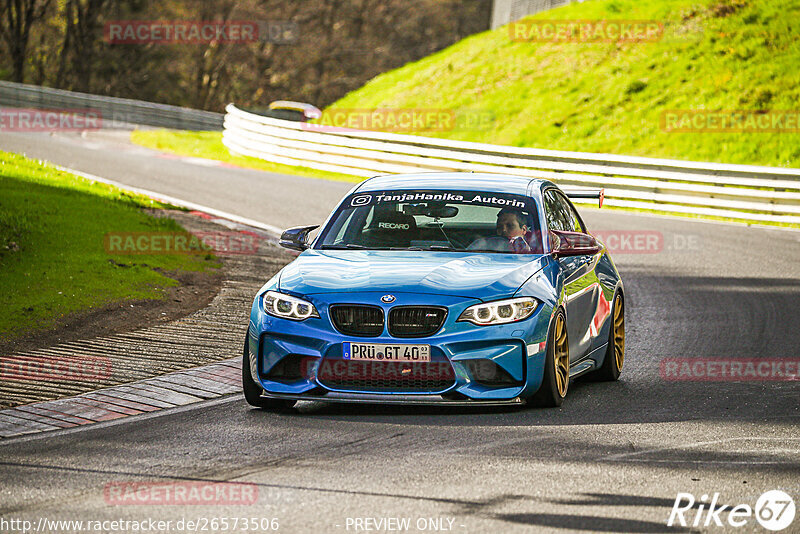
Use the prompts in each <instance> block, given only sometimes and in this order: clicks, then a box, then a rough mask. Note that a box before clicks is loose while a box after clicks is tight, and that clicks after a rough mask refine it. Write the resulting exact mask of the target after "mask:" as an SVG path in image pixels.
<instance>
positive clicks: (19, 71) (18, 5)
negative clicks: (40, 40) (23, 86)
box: [0, 0, 50, 83]
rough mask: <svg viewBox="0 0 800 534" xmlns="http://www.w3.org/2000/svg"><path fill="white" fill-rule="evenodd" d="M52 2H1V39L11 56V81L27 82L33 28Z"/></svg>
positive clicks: (31, 0)
mask: <svg viewBox="0 0 800 534" xmlns="http://www.w3.org/2000/svg"><path fill="white" fill-rule="evenodd" d="M49 5H50V0H0V37H2V39H3V41H5V43H6V47H7V48H8V52H9V55H10V56H11V79H12V80H13V81H15V82H19V83H23V82H24V81H25V58H26V56H27V53H28V41H29V40H30V35H31V27H32V26H33V25H34V23H36V21H38V20H40V19H42V18H44V16H45V15H46V14H47V8H48V7H49Z"/></svg>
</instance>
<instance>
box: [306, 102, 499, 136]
mask: <svg viewBox="0 0 800 534" xmlns="http://www.w3.org/2000/svg"><path fill="white" fill-rule="evenodd" d="M493 122H494V114H493V113H492V112H491V111H487V110H474V109H459V110H453V109H444V108H376V109H354V108H352V109H351V108H338V109H326V110H325V111H323V112H322V116H320V117H319V118H317V119H315V120H314V122H304V123H301V125H300V126H301V128H302V129H304V130H309V131H312V132H338V131H344V130H369V131H374V132H397V133H412V132H451V131H465V130H486V129H488V128H490V127H491V126H492V124H493Z"/></svg>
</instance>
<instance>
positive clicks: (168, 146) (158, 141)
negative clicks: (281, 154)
mask: <svg viewBox="0 0 800 534" xmlns="http://www.w3.org/2000/svg"><path fill="white" fill-rule="evenodd" d="M131 141H132V142H133V143H136V144H137V145H142V146H144V147H147V148H152V149H153V150H158V151H160V152H166V153H169V154H176V155H179V156H190V157H195V158H204V159H212V160H216V161H221V162H223V163H230V164H231V165H237V166H239V167H245V168H248V169H257V170H260V171H267V172H275V173H280V174H294V175H297V176H308V177H311V178H323V179H326V180H340V181H344V182H354V183H355V182H360V181H361V180H363V178H360V177H357V176H351V175H349V174H339V173H335V172H327V171H321V170H318V169H312V168H310V167H295V166H292V165H281V164H278V163H270V162H268V161H264V160H261V159H258V158H250V157H247V156H236V155H233V154H231V153H230V151H229V150H228V148H227V147H226V146H225V145H223V144H222V132H179V131H174V130H135V131H134V132H132V133H131Z"/></svg>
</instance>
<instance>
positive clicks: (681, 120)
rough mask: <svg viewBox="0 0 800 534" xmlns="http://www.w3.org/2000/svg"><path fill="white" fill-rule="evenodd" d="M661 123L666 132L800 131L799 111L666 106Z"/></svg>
mask: <svg viewBox="0 0 800 534" xmlns="http://www.w3.org/2000/svg"><path fill="white" fill-rule="evenodd" d="M660 122H661V130H662V131H663V132H667V133H800V111H798V110H718V111H713V110H704V109H668V110H665V111H662V112H661V119H660Z"/></svg>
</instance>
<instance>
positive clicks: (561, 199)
mask: <svg viewBox="0 0 800 534" xmlns="http://www.w3.org/2000/svg"><path fill="white" fill-rule="evenodd" d="M544 204H545V212H546V215H547V227H548V229H550V230H563V231H566V232H585V231H586V230H585V229H584V228H583V225H582V224H581V220H580V218H579V217H578V214H577V212H576V211H575V208H573V207H572V205H571V204H570V203H569V201H568V200H567V198H566V197H565V196H564V195H562V194H561V193H559V192H558V191H556V190H555V189H548V190H547V191H546V192H545V194H544Z"/></svg>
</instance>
